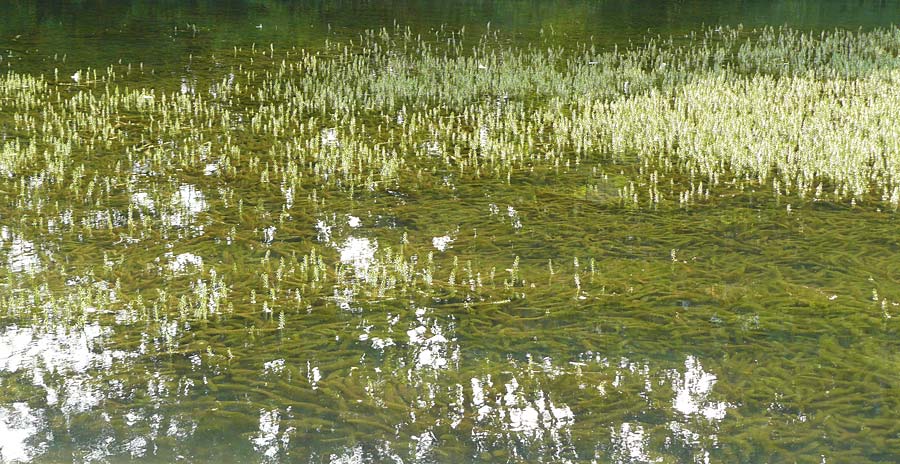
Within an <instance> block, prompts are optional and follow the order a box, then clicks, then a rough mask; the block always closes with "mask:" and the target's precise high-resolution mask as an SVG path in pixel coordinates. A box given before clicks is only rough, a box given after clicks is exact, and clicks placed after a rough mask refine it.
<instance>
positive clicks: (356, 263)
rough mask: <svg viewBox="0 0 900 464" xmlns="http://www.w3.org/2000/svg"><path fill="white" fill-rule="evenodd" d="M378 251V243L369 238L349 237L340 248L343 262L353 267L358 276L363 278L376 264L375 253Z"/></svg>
mask: <svg viewBox="0 0 900 464" xmlns="http://www.w3.org/2000/svg"><path fill="white" fill-rule="evenodd" d="M377 249H378V242H374V241H372V240H369V239H367V238H358V237H349V238H348V239H347V240H346V241H345V242H344V244H343V245H341V246H340V247H338V251H339V252H340V253H341V262H342V263H344V264H350V265H352V266H353V267H354V268H355V269H356V271H357V276H360V277H361V276H363V275H364V274H365V272H366V271H368V270H369V266H371V265H372V264H373V263H374V262H375V251H376V250H377Z"/></svg>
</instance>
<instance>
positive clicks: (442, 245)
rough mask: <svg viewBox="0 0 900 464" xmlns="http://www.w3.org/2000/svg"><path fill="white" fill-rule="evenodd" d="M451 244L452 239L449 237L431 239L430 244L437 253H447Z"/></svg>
mask: <svg viewBox="0 0 900 464" xmlns="http://www.w3.org/2000/svg"><path fill="white" fill-rule="evenodd" d="M451 243H453V239H452V238H450V236H449V235H444V236H441V237H434V238H432V239H431V244H432V245H433V246H434V247H435V248H437V249H438V251H447V248H450V244H451Z"/></svg>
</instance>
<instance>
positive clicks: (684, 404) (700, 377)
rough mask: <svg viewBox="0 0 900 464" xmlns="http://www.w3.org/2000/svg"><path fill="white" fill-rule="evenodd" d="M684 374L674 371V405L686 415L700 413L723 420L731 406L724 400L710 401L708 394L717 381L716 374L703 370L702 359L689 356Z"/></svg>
mask: <svg viewBox="0 0 900 464" xmlns="http://www.w3.org/2000/svg"><path fill="white" fill-rule="evenodd" d="M684 369H685V370H684V375H683V376H681V375H678V373H677V372H676V373H673V379H672V389H673V390H675V400H674V406H675V409H677V410H678V411H679V412H681V413H682V414H684V415H685V416H690V415H695V414H699V415H701V416H703V417H705V418H707V419H710V420H722V419H724V418H725V412H726V410H727V409H728V407H729V406H730V405H729V404H728V403H724V402H710V401H709V400H708V396H709V394H710V392H711V391H712V388H713V385H715V383H716V376H715V375H713V374H710V373H709V372H706V371H704V370H703V366H702V365H700V361H699V360H697V358H695V357H693V356H688V357H687V359H686V360H685V361H684Z"/></svg>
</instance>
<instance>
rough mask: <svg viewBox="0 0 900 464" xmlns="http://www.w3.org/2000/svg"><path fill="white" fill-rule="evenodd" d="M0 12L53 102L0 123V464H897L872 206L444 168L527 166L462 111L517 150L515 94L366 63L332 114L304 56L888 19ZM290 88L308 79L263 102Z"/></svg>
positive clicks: (623, 180)
mask: <svg viewBox="0 0 900 464" xmlns="http://www.w3.org/2000/svg"><path fill="white" fill-rule="evenodd" d="M0 7H2V8H3V12H4V15H3V17H2V19H0V51H3V55H2V61H0V65H2V66H3V67H4V69H5V71H6V72H10V73H15V75H17V76H38V75H43V76H45V77H46V80H47V81H46V82H44V83H38V82H32V81H22V82H21V83H11V84H8V85H7V86H6V87H3V90H2V92H0V145H2V147H3V152H2V156H0V173H2V180H0V277H2V282H0V296H2V298H0V305H2V306H0V461H2V462H68V461H77V462H88V461H90V462H95V461H96V462H121V461H128V460H141V461H151V462H156V461H158V462H172V461H185V462H208V461H212V460H220V461H224V462H306V461H311V462H334V463H348V462H371V461H393V462H518V461H531V462H557V461H558V462H622V463H624V462H817V463H818V462H896V461H897V460H898V459H900V422H898V421H897V420H896V418H897V417H898V415H900V374H898V372H900V350H898V348H900V339H898V330H900V326H898V321H897V319H896V318H895V315H896V314H897V313H898V312H900V274H898V272H900V271H898V270H900V255H898V253H897V252H898V250H900V235H898V234H897V226H898V220H897V213H896V212H894V211H893V210H892V208H891V204H890V202H888V201H886V198H874V197H878V196H879V195H880V192H877V193H876V194H875V195H874V197H869V196H862V197H861V198H859V201H856V200H854V201H853V202H852V203H851V201H850V200H849V199H847V198H843V197H841V198H839V197H838V196H837V195H836V196H835V197H834V198H833V199H825V200H822V199H820V198H819V195H816V199H815V200H813V199H812V198H810V197H803V198H800V197H798V196H797V195H796V194H794V195H793V196H791V194H785V195H780V192H779V194H778V195H776V194H775V193H774V192H773V187H772V185H771V181H769V182H766V183H759V184H755V183H754V182H753V181H752V179H748V180H746V182H744V181H740V179H738V180H735V181H733V182H732V183H730V184H729V183H728V182H723V183H722V185H719V186H717V187H715V188H714V190H713V192H712V194H710V193H709V188H707V190H706V192H705V194H704V189H703V187H702V186H699V188H695V187H694V183H693V179H691V181H690V188H691V189H692V191H696V192H699V193H697V194H696V197H697V200H696V202H695V203H694V200H692V204H691V206H690V207H680V206H679V203H678V201H677V198H678V195H679V193H680V190H678V188H680V186H681V185H682V183H686V182H687V181H686V180H685V179H684V178H683V177H684V176H683V175H681V174H679V173H677V172H668V171H666V172H663V171H664V170H663V168H660V169H661V172H663V174H662V175H663V176H666V175H668V177H666V178H665V180H664V181H663V182H660V185H662V187H659V188H661V189H662V190H663V191H664V192H663V193H664V196H665V197H666V200H665V201H662V202H661V203H660V202H657V203H656V204H654V203H653V202H652V197H653V194H652V193H651V194H650V197H651V201H650V202H648V201H647V199H646V195H645V191H646V189H647V188H648V186H647V185H644V184H640V185H639V188H640V189H643V190H641V191H640V192H639V195H643V197H641V198H642V199H641V200H640V201H636V202H634V204H632V203H629V201H630V198H631V197H630V195H623V194H622V192H623V189H625V188H626V187H627V186H628V182H629V181H630V180H632V179H637V180H636V182H638V183H640V182H641V179H643V181H646V179H647V178H648V176H649V174H648V173H645V172H644V169H645V167H643V166H642V164H641V163H642V158H641V157H636V156H635V155H634V154H633V153H619V154H609V153H600V152H599V151H598V152H592V153H588V155H586V156H585V157H583V158H582V157H578V159H577V162H576V161H575V156H574V155H573V154H572V153H553V150H548V149H547V147H553V146H554V145H553V133H552V131H548V132H549V134H543V133H542V135H541V137H544V138H540V139H539V140H538V142H536V143H534V144H532V149H531V150H530V151H529V152H528V153H524V152H523V153H518V155H522V157H521V159H519V160H518V161H517V160H515V159H516V153H507V152H503V150H500V149H497V151H496V153H495V154H496V156H497V157H498V158H497V160H495V159H494V158H490V161H486V159H487V158H488V155H487V154H485V155H480V154H479V155H477V156H476V155H472V156H470V157H469V158H466V156H467V155H466V152H465V151H461V152H457V153H453V151H452V149H453V147H455V146H462V147H465V149H469V148H472V147H475V148H477V149H479V150H484V153H489V152H490V150H491V149H492V147H497V146H501V145H502V144H504V143H509V144H510V145H509V146H516V145H514V142H511V141H510V140H513V139H515V137H514V136H513V135H515V136H518V135H519V134H518V133H515V132H510V133H509V134H503V136H499V135H495V133H500V132H501V130H500V128H499V127H500V125H499V124H500V123H497V124H498V126H490V127H488V126H486V125H482V123H481V122H478V123H474V122H470V120H469V119H465V118H464V117H462V116H459V114H457V112H460V113H461V112H464V110H461V109H460V108H468V109H469V110H473V108H474V109H475V110H483V109H484V108H487V109H488V110H489V111H496V114H497V117H496V119H497V120H501V119H502V118H501V116H509V117H510V118H512V119H511V120H515V114H517V113H516V110H517V109H522V111H526V110H528V109H530V108H531V107H530V106H528V104H530V103H528V102H527V100H526V99H524V98H523V99H521V101H520V100H517V99H516V96H515V95H513V96H512V97H510V96H509V95H488V96H486V97H485V98H481V99H480V100H477V101H476V103H474V104H471V105H470V103H469V102H465V101H464V102H463V103H458V102H451V101H449V100H448V102H446V103H445V104H444V105H443V106H442V105H433V104H432V103H431V102H430V101H428V102H426V103H421V104H416V103H415V102H414V101H413V102H412V103H409V107H408V108H407V106H406V105H405V104H400V103H397V104H394V103H392V102H390V103H385V102H380V103H371V102H372V101H373V99H372V98H371V95H369V94H368V93H367V94H365V95H364V94H363V93H361V92H357V93H356V94H353V92H354V91H355V90H354V89H355V88H354V87H352V85H351V84H352V83H355V82H357V81H358V80H359V78H358V77H354V76H356V75H355V74H353V72H354V69H358V66H364V64H360V63H362V61H348V62H352V63H355V64H354V66H357V68H353V67H352V66H349V65H348V66H346V67H340V66H337V67H335V68H333V69H337V70H344V71H346V72H347V77H346V82H347V83H348V84H347V87H346V88H344V87H341V82H342V79H341V78H340V77H341V76H337V77H335V76H333V75H331V74H328V72H323V74H321V76H322V79H323V80H322V81H321V82H328V84H327V85H325V84H322V85H321V87H315V84H316V82H312V83H308V82H307V81H304V78H303V75H304V74H303V73H313V72H314V70H320V69H321V68H315V67H314V66H313V65H311V64H310V63H309V62H307V61H303V59H305V58H303V59H301V57H302V56H304V55H302V53H301V52H299V51H298V50H301V49H310V50H318V51H321V52H322V56H323V57H324V56H328V57H331V56H340V54H341V51H340V50H341V48H340V47H341V46H338V47H337V48H328V46H326V40H327V41H328V44H331V46H333V44H335V43H338V44H348V43H349V41H351V40H352V41H354V46H357V47H358V46H359V43H360V40H361V36H365V35H366V33H365V30H367V29H376V30H377V29H380V28H382V27H387V28H388V29H389V30H390V31H394V30H395V27H397V29H396V30H398V31H399V32H397V34H399V35H398V36H391V37H394V38H391V39H386V40H387V41H392V40H394V41H396V43H397V44H403V43H406V42H403V41H402V40H400V39H399V38H398V37H400V36H401V35H402V34H403V31H404V30H405V28H407V27H408V28H409V30H410V31H411V32H410V34H411V35H413V36H414V35H416V34H422V35H424V36H426V37H430V34H433V35H434V37H435V38H434V39H433V41H434V42H437V43H439V44H441V43H442V42H441V41H442V40H446V39H447V38H448V37H454V36H453V34H452V33H451V32H449V31H456V30H459V29H461V28H463V27H465V30H466V31H467V32H466V34H467V39H466V40H469V41H470V42H467V44H475V43H477V42H478V37H480V36H482V34H486V33H492V32H494V31H498V30H499V33H497V35H495V36H492V37H494V39H493V40H495V41H496V43H492V45H491V46H495V47H499V48H503V47H509V46H519V47H525V46H527V45H528V44H541V47H544V46H548V47H550V46H561V47H563V48H564V49H565V48H575V47H576V44H578V43H591V42H592V41H593V43H595V44H597V45H598V46H599V48H601V49H604V50H607V49H613V48H614V47H615V46H619V47H622V48H626V47H628V46H629V45H628V44H629V43H633V44H641V45H643V44H646V43H648V40H649V38H652V37H655V36H662V37H669V36H672V37H673V38H674V39H675V40H676V42H678V43H680V42H684V43H687V42H688V40H687V38H685V36H686V35H690V34H692V33H694V34H700V35H702V34H703V31H704V29H705V28H706V27H714V26H716V25H726V26H727V25H737V24H739V23H742V24H743V25H744V26H745V28H746V29H748V30H749V29H751V28H753V27H762V26H768V25H772V26H779V25H788V26H791V27H794V28H797V29H800V30H816V31H818V30H832V29H834V28H849V29H852V30H856V29H857V28H862V29H864V30H868V29H871V28H873V27H888V26H890V25H891V22H892V21H894V20H895V19H896V18H898V17H900V3H898V2H894V1H878V2H876V1H872V2H869V1H853V2H847V1H771V2H767V1H752V2H708V1H681V2H651V1H610V2H579V1H557V2H518V1H494V2H434V4H432V2H340V1H338V2H328V1H322V2H293V3H289V2H268V1H259V2H188V3H182V2H161V3H160V2H112V1H110V2H90V1H88V2H49V1H44V2H26V1H21V2H3V4H2V5H0ZM488 23H490V25H488ZM395 25H396V26H395ZM441 28H443V30H444V32H441V31H440V30H441ZM435 30H437V31H438V32H437V33H435ZM393 33H394V32H390V34H393ZM366 43H369V42H366ZM270 44H271V45H270ZM270 46H271V48H270ZM353 50H354V52H355V53H359V54H360V55H365V54H366V53H369V52H370V50H369V49H365V48H364V49H361V50H362V51H359V50H357V49H353ZM400 50H402V45H396V49H389V51H388V52H383V53H384V55H381V54H378V53H371V61H372V62H373V63H376V65H377V64H379V63H381V62H380V61H378V60H380V59H382V58H383V56H387V57H393V56H397V55H401V56H402V55H403V52H401V51H400ZM292 53H293V54H292ZM413 55H414V56H415V57H416V58H415V59H420V58H419V57H420V54H416V53H413ZM365 56H366V57H369V56H370V55H365ZM504 56H505V55H504ZM894 56H896V53H895V54H894ZM282 57H283V59H284V60H285V61H287V62H289V61H290V60H292V59H294V60H298V62H302V63H304V64H303V66H304V67H302V68H301V67H300V66H299V65H298V67H297V68H296V71H295V70H294V69H293V68H291V71H290V72H287V71H284V69H285V68H284V67H282V68H280V69H281V72H282V73H281V74H279V68H278V61H279V60H278V59H276V58H279V59H280V58H282ZM505 57H506V58H509V57H508V56H505ZM307 58H308V56H307ZM322 60H323V61H325V59H324V58H323V59H322ZM388 62H390V61H388ZM411 62H413V63H416V61H411ZM391 63H393V62H391ZM501 64H502V60H501V61H498V62H496V63H495V62H490V63H489V64H488V65H482V66H484V67H485V68H488V67H489V66H495V65H496V66H498V67H499V66H501ZM376 65H372V66H373V67H377V66H376ZM108 66H113V68H110V69H113V70H114V71H115V74H116V77H112V76H111V73H110V72H104V71H93V72H98V73H99V75H100V77H99V78H96V77H94V75H93V74H91V72H92V71H87V68H92V69H93V70H104V69H107V67H108ZM424 66H425V65H424V64H423V69H424ZM884 66H885V67H888V68H889V69H888V71H890V65H889V64H888V65H884ZM537 68H539V66H538V67H537ZM301 69H302V70H301ZM326 69H331V68H326ZM416 71H421V69H413V70H412V71H411V72H410V75H412V76H415V72H416ZM316 72H318V71H316ZM384 72H385V73H391V72H394V70H393V69H391V68H387V69H385V70H384ZM466 72H467V71H460V74H461V75H468V74H466ZM501 74H502V73H501ZM549 74H552V73H549ZM549 74H548V75H549ZM363 75H364V73H363ZM104 76H106V77H104ZM286 76H287V77H286ZM377 77H378V76H373V77H372V80H373V81H376V80H378V79H377ZM452 77H454V76H448V79H449V78H452ZM501 77H502V76H501ZM412 81H414V79H413V78H412V77H411V78H410V79H409V81H400V80H399V78H398V81H389V82H393V83H394V85H396V86H398V87H402V86H404V85H408V86H409V87H408V88H407V87H402V89H401V90H402V92H401V91H397V92H398V93H403V92H413V91H414V90H408V89H414V86H413V83H410V82H412ZM301 82H307V83H308V84H309V87H303V86H302V85H300V84H297V86H296V87H288V83H301ZM378 82H379V83H380V82H381V81H378ZM628 82H629V83H631V81H628ZM119 85H121V86H122V87H121V89H122V94H121V95H120V94H115V93H114V92H113V91H111V90H108V89H111V88H113V87H116V88H118V86H119ZM498 85H501V86H502V85H509V86H512V85H511V84H508V83H501V84H498ZM632 85H634V86H635V88H637V86H638V81H636V80H635V81H634V84H632ZM238 86H242V89H239V88H238ZM126 87H127V88H128V89H129V90H128V91H129V92H133V94H129V95H132V97H133V98H132V97H125V96H123V95H124V94H126V93H127V92H126V91H125V88H126ZM288 89H290V90H291V91H295V93H291V92H290V91H288ZM394 91H395V89H393V88H392V89H385V90H384V94H385V95H393V93H392V92H394ZM278 92H282V93H278ZM461 92H462V91H461ZM625 93H626V94H627V93H628V90H627V89H626V90H625ZM351 94H352V95H355V97H354V98H349V97H347V95H351ZM298 95H300V97H298ZM335 95H336V96H335ZM453 95H456V94H453ZM457 97H458V96H457ZM341 98H343V100H341ZM454 98H456V97H454ZM458 98H460V99H462V100H465V98H464V97H458ZM332 99H333V100H334V101H333V102H332ZM535 99H536V100H539V98H538V97H537V96H536V97H535ZM376 100H377V99H376ZM425 100H427V99H425V98H424V97H423V98H422V101H425ZM481 100H486V101H487V103H484V102H481V103H478V101H481ZM160 101H164V103H160ZM322 101H328V102H329V103H328V104H324V103H320V102H322ZM298 102H299V103H298ZM317 102H319V103H317ZM363 102H370V103H371V106H367V107H365V108H360V107H361V106H362V105H363ZM342 103H344V104H346V106H345V107H342V106H341V104H342ZM367 104H369V103H367ZM379 104H383V106H382V107H379V106H378V105H379ZM107 105H108V106H107ZM291 105H298V107H302V108H305V109H304V110H303V111H299V112H293V113H292V112H291V111H290V109H291V108H293V107H292V106H291ZM303 105H306V106H303ZM316 105H321V106H316ZM329 105H331V106H329ZM467 105H469V106H467ZM516 105H520V106H516ZM285 108H288V109H287V110H285ZM322 108H325V109H322ZM304 111H305V112H304ZM560 113H562V112H560ZM523 114H524V113H523ZM510 115H512V116H510ZM351 116H352V117H351ZM451 116H452V117H451ZM357 117H358V119H357ZM457 117H458V120H460V121H465V122H463V123H459V126H456V130H452V131H451V130H448V132H447V133H438V132H437V129H435V130H434V131H432V132H431V133H427V131H423V130H418V131H417V130H416V129H415V127H419V128H421V127H432V128H436V127H437V125H432V126H429V124H431V123H434V122H435V121H449V120H453V119H454V118H457ZM467 117H468V116H467ZM279 118H281V119H279ZM524 119H525V120H526V121H527V120H528V118H527V117H526V118H524ZM475 120H477V121H484V120H489V118H488V119H472V120H471V121H475ZM29 121H39V122H40V123H36V124H33V123H31V122H29ZM98 121H99V122H98ZM273 121H276V122H273ZM516 121H517V120H516ZM554 123H555V122H554ZM416 125H418V126H416ZM279 128H282V129H280V130H279ZM557 130H559V131H564V128H559V129H557ZM364 131H368V132H364ZM523 131H524V129H523ZM526 132H527V131H526ZM456 133H459V134H464V135H461V136H460V138H459V139H457V138H455V137H456V135H453V134H456ZM361 134H362V135H361ZM442 136H443V137H444V138H442ZM465 137H468V138H465ZM523 137H524V136H523ZM888 142H889V140H888ZM888 142H885V145H890V144H889V143H888ZM16 143H19V145H16ZM31 146H33V147H34V150H33V151H29V148H28V147H31ZM379 147H386V148H385V150H386V151H379V150H380V148H379ZM472 149H473V150H474V148H472ZM885 150H888V151H889V149H885ZM490 153H494V152H490ZM501 156H503V158H500V157H501ZM507 157H508V158H507ZM643 159H646V157H644V158H643ZM473 160H474V161H473ZM510 160H512V161H510ZM479 163H480V164H479ZM647 166H649V165H647ZM722 175H723V178H725V176H726V175H727V174H726V173H725V172H724V171H723V174H722ZM738 177H740V176H738ZM654 178H655V176H654ZM670 179H671V181H670ZM698 179H699V177H698ZM654 185H655V184H654ZM669 186H670V187H669ZM708 187H709V186H708ZM827 193H828V192H827V188H826V194H827ZM887 196H889V195H887ZM692 198H693V197H692Z"/></svg>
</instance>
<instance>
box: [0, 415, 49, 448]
mask: <svg viewBox="0 0 900 464" xmlns="http://www.w3.org/2000/svg"><path fill="white" fill-rule="evenodd" d="M44 428H46V420H45V419H44V414H43V411H41V410H34V409H31V408H30V407H29V406H28V404H27V403H13V404H12V405H10V406H0V462H27V461H31V460H32V459H34V458H35V457H36V456H37V455H39V454H41V453H42V452H43V451H45V450H46V448H47V443H46V442H41V443H39V444H38V445H36V446H33V445H30V444H29V443H28V442H29V441H33V437H34V436H35V435H37V434H38V432H39V431H40V430H41V429H44Z"/></svg>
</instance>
